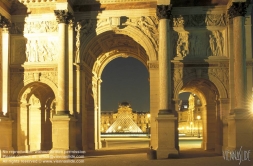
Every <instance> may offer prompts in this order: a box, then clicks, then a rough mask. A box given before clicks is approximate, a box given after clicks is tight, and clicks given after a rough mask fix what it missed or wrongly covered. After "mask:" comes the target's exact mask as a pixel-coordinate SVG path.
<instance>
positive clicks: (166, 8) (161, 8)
mask: <svg viewBox="0 0 253 166" xmlns="http://www.w3.org/2000/svg"><path fill="white" fill-rule="evenodd" d="M171 10H172V5H157V7H156V15H157V17H158V19H159V20H160V19H170V16H171Z"/></svg>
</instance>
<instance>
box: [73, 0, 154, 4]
mask: <svg viewBox="0 0 253 166" xmlns="http://www.w3.org/2000/svg"><path fill="white" fill-rule="evenodd" d="M127 2H153V0H99V1H94V0H85V1H84V0H76V2H75V3H76V4H98V3H100V4H112V3H127Z"/></svg>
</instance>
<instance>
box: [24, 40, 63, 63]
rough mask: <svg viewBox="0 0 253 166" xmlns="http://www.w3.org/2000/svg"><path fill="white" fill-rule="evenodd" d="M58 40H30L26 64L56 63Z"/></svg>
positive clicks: (27, 46) (27, 45) (26, 52)
mask: <svg viewBox="0 0 253 166" xmlns="http://www.w3.org/2000/svg"><path fill="white" fill-rule="evenodd" d="M57 48H58V47H57V39H28V41H27V43H26V51H25V54H26V62H56V61H57V55H58V54H57Z"/></svg>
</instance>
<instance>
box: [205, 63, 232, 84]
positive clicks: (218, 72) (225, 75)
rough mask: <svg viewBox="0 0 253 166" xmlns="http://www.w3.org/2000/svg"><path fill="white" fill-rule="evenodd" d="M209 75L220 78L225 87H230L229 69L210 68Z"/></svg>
mask: <svg viewBox="0 0 253 166" xmlns="http://www.w3.org/2000/svg"><path fill="white" fill-rule="evenodd" d="M208 74H211V75H213V76H215V77H216V78H218V79H219V80H220V81H221V82H222V84H223V85H224V87H229V86H228V84H229V69H228V68H223V67H220V68H209V69H208Z"/></svg>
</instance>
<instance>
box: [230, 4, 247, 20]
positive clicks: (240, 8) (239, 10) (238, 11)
mask: <svg viewBox="0 0 253 166" xmlns="http://www.w3.org/2000/svg"><path fill="white" fill-rule="evenodd" d="M247 7H248V5H247V4H246V3H245V2H233V3H232V6H230V8H229V9H228V15H229V18H230V19H232V18H234V17H237V16H245V14H246V13H247Z"/></svg>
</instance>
